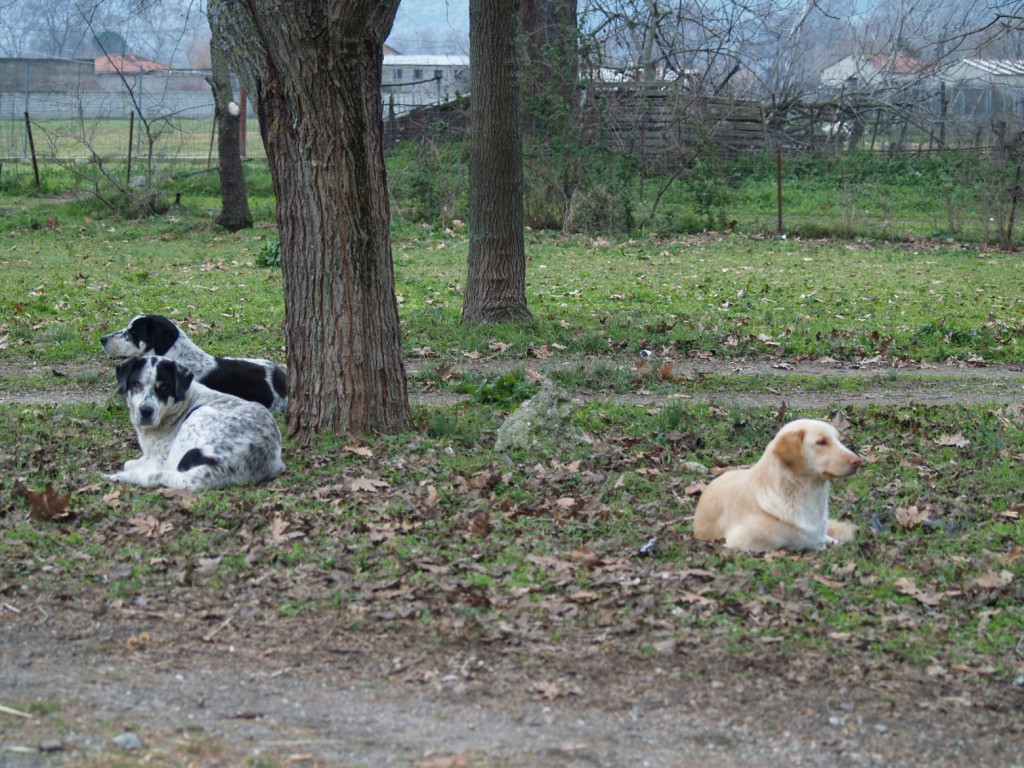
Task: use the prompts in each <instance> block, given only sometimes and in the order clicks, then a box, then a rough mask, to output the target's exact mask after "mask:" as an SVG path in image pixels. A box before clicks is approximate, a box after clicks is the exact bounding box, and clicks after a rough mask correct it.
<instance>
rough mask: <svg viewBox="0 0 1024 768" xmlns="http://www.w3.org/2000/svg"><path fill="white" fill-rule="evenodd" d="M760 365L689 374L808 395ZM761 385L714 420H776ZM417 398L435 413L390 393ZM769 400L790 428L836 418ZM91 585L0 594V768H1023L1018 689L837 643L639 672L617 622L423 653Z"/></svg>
mask: <svg viewBox="0 0 1024 768" xmlns="http://www.w3.org/2000/svg"><path fill="white" fill-rule="evenodd" d="M471 364H472V363H468V364H467V367H468V365H471ZM778 364H781V365H782V366H786V367H773V364H764V363H760V364H753V363H751V364H746V363H722V362H711V361H700V362H694V363H693V364H692V369H691V370H692V372H693V373H694V374H699V373H701V372H729V371H737V372H740V373H748V374H754V373H757V374H759V375H762V376H764V377H765V378H766V379H769V377H771V376H772V375H774V374H776V373H779V372H782V373H787V374H793V373H802V372H806V373H808V374H811V373H817V374H821V373H822V372H823V365H822V364H808V363H792V362H790V363H785V362H782V361H779V363H776V364H774V365H778ZM107 368H108V366H101V365H99V364H97V366H96V367H95V369H93V368H92V367H89V366H87V367H84V368H70V367H64V366H62V367H61V368H60V369H58V370H56V371H51V373H50V374H49V375H52V376H53V385H52V386H49V385H48V386H47V387H46V388H45V391H38V390H30V389H28V388H25V389H21V388H18V387H9V389H8V391H6V392H3V393H0V402H4V403H11V402H14V403H53V402H80V401H89V400H100V401H102V400H103V399H105V398H106V397H108V396H109V394H110V387H109V386H108V385H106V384H102V383H97V384H87V383H83V382H84V381H87V380H89V377H90V374H92V373H95V372H97V371H99V372H101V373H102V372H103V371H106V370H107ZM824 369H827V372H828V374H829V375H833V376H842V375H849V374H850V373H856V374H858V375H865V376H871V377H872V382H871V384H870V386H869V387H866V388H861V389H858V390H857V391H855V392H853V393H852V394H849V395H846V394H842V395H840V396H838V399H839V401H840V402H842V403H843V404H849V403H862V402H880V403H881V402H888V403H893V402H897V403H913V402H917V403H946V402H965V401H967V400H971V401H973V402H1010V401H1020V400H1021V399H1022V391H1024V370H1021V369H1020V368H1019V367H1013V368H1007V367H962V366H939V367H938V368H935V369H930V368H929V369H919V368H912V367H906V368H901V369H899V371H898V373H899V374H900V375H899V376H898V377H894V376H893V375H892V373H891V369H890V368H886V367H884V366H871V365H868V366H861V367H857V368H852V367H850V366H842V365H838V364H836V365H834V366H833V365H830V364H827V365H825V366H824ZM677 372H678V371H677ZM16 373H17V371H14V370H8V371H7V372H6V375H7V376H8V377H12V376H14V375H15V374H16ZM38 373H40V372H39V371H33V370H28V369H25V370H23V371H22V372H21V374H22V375H29V374H32V375H33V376H35V375H37V374H38ZM44 373H45V371H44ZM935 377H941V378H940V379H936V378H935ZM98 380H99V381H101V382H102V381H103V380H104V379H103V377H102V376H100V377H99V379H98ZM767 386H768V392H767V394H764V395H748V394H739V395H735V396H733V395H729V394H723V395H721V396H715V397H716V398H717V399H719V400H720V401H722V402H731V401H735V402H760V403H777V401H778V400H781V399H783V398H782V397H781V395H779V396H778V397H776V396H775V395H774V394H773V393H772V392H771V384H770V380H769V384H768V385H767ZM438 397H449V396H446V395H445V396H439V395H435V394H432V393H430V392H419V393H414V399H416V400H419V401H427V402H429V401H430V400H431V399H432V398H438ZM609 397H610V395H609ZM627 397H629V398H632V399H633V401H635V402H647V401H648V400H649V401H650V402H652V403H654V402H657V400H658V396H657V395H646V394H644V393H635V394H631V395H628V396H627ZM661 397H662V398H663V397H664V396H661ZM694 397H697V396H696V395H695V396H694ZM784 399H785V400H786V402H787V403H788V405H789V407H790V408H797V407H811V406H821V405H828V404H829V403H833V402H836V401H837V395H836V394H835V393H832V394H830V393H828V392H812V391H807V392H792V391H789V390H788V389H787V391H786V396H785V398H784ZM97 574H98V577H97V583H95V584H84V585H80V588H78V589H76V590H75V591H74V592H71V591H69V592H67V593H54V592H49V591H44V590H40V589H38V587H37V586H36V584H37V583H36V582H27V583H2V582H0V768H7V766H19V767H23V766H51V765H54V766H112V765H143V764H147V765H148V764H155V765H180V766H236V765H253V766H278V765H282V766H283V765H311V766H389V765H398V766H421V767H424V768H426V767H433V768H444V767H445V766H552V767H554V766H581V767H582V766H608V767H609V768H612V767H618V766H679V767H680V768H690V767H691V766H701V767H702V768H712V767H714V766H723V767H724V766H737V765H744V766H749V767H750V768H755V767H758V766H868V765H870V766H918V765H928V766H964V765H971V764H974V765H979V766H1024V716H1022V714H1021V713H1022V712H1024V677H1021V678H1017V679H1007V678H1002V677H998V676H994V675H991V674H987V673H986V672H985V671H984V670H981V671H979V670H976V669H974V670H961V669H955V668H946V667H941V666H940V665H931V666H929V665H923V666H922V665H910V664H907V665H903V666H892V664H891V662H890V663H889V664H885V663H883V662H882V661H881V660H880V659H879V658H878V657H877V656H876V655H874V654H872V653H871V651H870V649H868V648H860V647H857V646H856V644H854V646H853V647H851V649H850V652H849V653H848V654H847V655H845V656H844V657H842V658H835V659H830V658H821V657H818V656H811V657H808V656H807V655H801V654H798V653H794V652H792V651H787V650H784V648H783V646H781V645H777V644H773V643H766V644H765V645H764V647H763V648H761V649H759V650H755V651H752V652H751V651H744V652H743V653H736V652H735V649H734V645H733V644H732V642H731V641H730V638H729V637H727V636H716V635H714V634H713V633H708V632H701V633H696V632H695V633H694V634H693V635H692V637H684V638H683V639H679V638H673V639H671V640H666V641H664V642H657V641H655V642H653V644H652V646H651V647H652V648H653V650H650V651H649V652H641V651H638V650H636V647H637V643H636V642H635V640H634V641H632V642H630V638H629V637H627V636H628V635H629V633H631V632H636V631H637V628H636V627H635V626H633V627H632V628H631V627H630V625H629V624H628V623H627V624H621V625H620V624H612V625H610V626H608V627H606V628H604V629H602V630H601V631H597V630H594V629H592V628H591V629H588V630H587V631H570V630H567V631H566V633H565V635H564V637H557V638H556V639H552V637H551V636H546V635H545V636H531V635H530V634H529V633H525V632H517V631H515V628H514V627H512V628H508V630H507V632H505V633H504V634H501V633H499V634H498V635H495V634H493V633H491V634H481V633H479V632H476V631H474V628H473V627H472V626H471V625H469V624H467V625H465V626H451V627H449V628H448V631H446V632H444V633H440V634H434V633H431V634H429V636H425V634H424V632H423V629H422V626H421V625H419V624H417V623H416V622H404V621H400V620H393V617H389V616H388V614H387V613H386V612H385V613H381V614H378V615H375V616H374V617H372V618H370V617H362V618H361V619H360V620H358V621H355V620H349V619H347V618H345V617H344V616H342V615H339V614H331V615H304V616H297V617H283V616H281V615H280V614H279V613H277V612H275V611H271V610H267V609H266V607H265V606H262V605H260V603H259V601H258V599H254V600H253V601H252V602H251V603H246V602H226V601H225V599H224V597H223V595H221V594H218V593H217V592H216V590H213V589H211V588H206V589H192V590H188V591H187V594H185V595H184V596H182V595H181V594H179V593H177V592H175V593H165V594H151V595H148V596H147V597H146V598H144V599H141V600H140V599H136V600H134V601H133V602H132V603H131V604H127V605H124V604H116V603H114V604H112V603H111V601H110V600H109V597H108V596H106V595H105V593H104V588H103V583H102V582H103V579H104V576H103V570H102V568H97ZM651 586H652V588H654V589H656V588H657V585H656V584H654V585H651ZM258 588H259V585H255V584H254V585H251V589H252V591H253V593H254V594H255V593H258ZM1019 655H1020V656H1021V658H1022V662H1024V647H1021V648H1020V649H1019ZM24 715H27V716H24Z"/></svg>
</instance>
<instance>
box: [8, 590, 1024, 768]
mask: <svg viewBox="0 0 1024 768" xmlns="http://www.w3.org/2000/svg"><path fill="white" fill-rule="evenodd" d="M16 602H18V603H19V604H20V605H21V606H22V608H23V609H24V610H23V613H22V614H18V615H13V616H12V614H11V612H10V610H9V608H10V607H12V606H10V604H8V606H7V607H8V610H7V612H6V613H4V614H3V624H2V628H0V643H2V648H3V650H2V651H0V699H2V702H0V703H7V702H18V703H20V704H21V705H22V706H24V705H25V702H39V706H38V709H36V710H34V712H35V715H36V716H35V718H34V719H32V720H28V719H25V718H20V717H12V716H10V715H7V716H4V715H0V744H2V747H0V765H2V766H5V768H6V766H44V765H72V766H81V765H95V766H104V765H110V764H111V763H112V762H113V761H114V760H115V759H116V760H118V761H119V762H118V763H117V764H118V765H141V764H144V763H145V764H149V763H155V764H159V765H162V764H172V765H197V766H198V765H210V766H214V765H217V766H234V765H268V766H277V765H294V764H299V765H317V766H321V765H322V766H327V765H330V766H389V765H398V766H409V765H412V766H433V767H434V768H441V767H444V766H541V767H546V766H550V767H551V768H556V767H558V766H581V767H582V766H608V768H615V767H618V766H679V767H680V768H691V767H694V768H695V767H697V766H736V765H746V766H751V768H756V767H760V766H865V765H871V766H912V765H928V766H964V765H969V764H972V763H973V764H977V765H984V766H1019V765H1022V764H1024V751H1022V750H1024V721H1022V718H1021V717H1020V712H1021V707H1024V688H1022V687H1021V686H1020V685H1013V684H1008V683H1001V684H998V685H996V684H984V683H982V684H978V683H976V682H975V683H967V682H963V683H957V682H953V681H951V680H950V679H949V678H947V677H945V676H944V675H941V674H939V673H928V672H920V671H917V670H914V669H885V670H883V669H864V668H862V667H859V666H857V665H856V664H854V665H846V664H843V663H836V664H835V665H834V666H829V667H823V666H821V663H820V662H818V661H814V660H808V659H801V658H791V657H787V656H786V655H785V654H784V653H782V652H780V651H775V650H773V649H771V648H766V649H765V651H764V652H763V653H762V654H760V655H754V656H751V655H750V654H744V655H743V656H742V657H733V656H730V655H729V654H728V652H727V651H725V650H723V649H722V648H718V647H711V648H700V647H688V648H679V649H671V650H666V651H664V652H662V653H659V654H655V655H654V656H651V655H644V654H627V653H622V652H611V653H605V652H603V651H602V649H601V648H600V646H595V647H590V648H588V647H580V646H572V645H567V646H564V647H557V646H539V647H501V648H498V647H492V646H487V645H484V646H480V645H474V644H473V643H469V642H464V641H460V640H459V639H458V638H448V639H446V640H445V642H444V643H443V645H442V646H440V647H439V646H437V645H436V644H432V643H425V642H424V643H415V641H414V640H413V639H411V638H409V637H408V636H407V637H404V638H402V637H396V636H393V635H391V634H388V633H387V632H382V633H380V634H375V630H374V628H372V627H371V628H367V629H365V630H363V631H360V632H357V633H346V632H343V631H339V630H337V629H336V628H332V627H331V626H330V624H329V623H328V624H327V625H324V623H323V621H322V619H320V620H316V621H309V622H302V621H294V620H283V619H282V620H281V621H280V622H276V626H246V625H244V624H240V625H239V626H235V625H234V624H229V625H226V626H225V625H224V623H223V622H218V623H213V624H212V625H211V623H210V622H206V623H200V622H196V621H195V620H190V619H189V618H187V617H186V616H185V615H180V616H178V617H177V618H176V619H175V620H172V621H167V620H166V619H164V618H160V617H157V616H155V615H152V614H151V615H147V614H146V612H144V611H135V612H127V615H121V616H115V615H106V616H102V617H96V616H91V615H88V614H87V613H85V612H83V611H76V610H75V608H74V607H71V608H69V607H60V606H58V605H56V604H54V603H53V602H50V601H48V600H46V599H41V600H39V601H37V602H36V604H35V605H32V604H31V603H26V602H22V601H16ZM219 626H220V627H221V629H220V631H217V629H218V627H219ZM140 638H144V639H143V640H140ZM1018 682H1020V681H1018ZM40 713H42V714H40ZM125 733H128V734H132V736H125ZM135 737H137V738H138V742H135V741H133V740H132V739H134V738H135ZM117 739H121V741H120V742H118V741H117ZM118 743H121V744H124V745H125V747H118V746H116V745H117V744H118ZM247 761H248V762H247Z"/></svg>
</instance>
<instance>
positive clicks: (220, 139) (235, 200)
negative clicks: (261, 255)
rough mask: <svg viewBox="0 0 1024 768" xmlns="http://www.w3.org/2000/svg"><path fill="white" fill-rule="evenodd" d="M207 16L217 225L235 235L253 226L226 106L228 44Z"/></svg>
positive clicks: (229, 97)
mask: <svg viewBox="0 0 1024 768" xmlns="http://www.w3.org/2000/svg"><path fill="white" fill-rule="evenodd" d="M217 18H218V17H216V16H210V17H209V20H210V33H211V39H210V77H209V78H208V80H209V83H210V87H211V88H212V89H213V105H214V107H213V112H214V120H216V121H217V157H218V162H219V164H220V204H221V208H220V216H218V217H217V223H218V224H220V225H221V226H222V227H224V229H226V230H228V232H237V231H238V230H240V229H247V228H248V227H251V226H252V212H251V211H250V210H249V194H248V192H247V191H246V188H245V172H244V171H243V169H242V150H241V139H240V138H239V135H238V128H239V125H240V122H241V121H240V119H239V115H238V114H234V115H233V114H231V111H230V110H229V109H228V105H229V104H230V103H231V102H232V101H234V91H233V90H232V88H231V68H230V65H229V63H228V57H227V52H226V50H225V48H224V46H225V45H226V44H227V41H226V40H225V39H224V36H223V32H222V31H221V30H220V29H218V28H217V27H216V26H215V24H216V21H217Z"/></svg>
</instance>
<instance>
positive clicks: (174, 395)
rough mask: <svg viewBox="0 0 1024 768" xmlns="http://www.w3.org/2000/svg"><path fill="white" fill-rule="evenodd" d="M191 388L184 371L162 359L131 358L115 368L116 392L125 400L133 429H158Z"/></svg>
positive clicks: (188, 376)
mask: <svg viewBox="0 0 1024 768" xmlns="http://www.w3.org/2000/svg"><path fill="white" fill-rule="evenodd" d="M191 385H192V374H191V373H190V372H189V371H188V370H187V369H185V368H183V367H181V366H180V365H178V364H177V363H175V362H174V361H173V360H166V359H164V358H162V357H134V358H129V359H128V360H125V361H123V362H122V363H120V364H118V366H117V391H118V392H120V393H121V394H122V395H124V396H125V401H126V402H127V403H128V415H129V418H131V421H132V424H134V425H135V426H136V427H156V426H159V425H160V424H161V423H162V422H163V420H164V418H165V417H166V416H167V414H168V413H170V412H171V411H172V410H173V408H174V406H175V405H176V404H178V403H181V402H182V401H183V400H184V399H185V397H186V395H187V393H188V388H189V387H190V386H191Z"/></svg>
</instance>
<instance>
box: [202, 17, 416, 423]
mask: <svg viewBox="0 0 1024 768" xmlns="http://www.w3.org/2000/svg"><path fill="white" fill-rule="evenodd" d="M397 8H398V0H379V2H378V1H376V0H328V1H324V2H312V1H309V0H307V1H306V2H296V3H292V4H291V6H290V8H289V11H288V13H287V14H283V13H282V9H281V7H280V5H279V4H278V3H276V2H273V1H272V0H249V1H248V2H245V3H243V2H240V1H239V0H214V1H213V2H212V3H211V4H210V13H224V14H225V16H226V17H227V18H229V19H230V21H231V35H230V39H231V40H232V42H233V46H232V51H233V52H235V55H236V56H238V62H237V63H238V64H239V67H238V68H239V70H240V71H242V72H243V79H244V81H245V83H246V86H247V90H248V91H249V92H250V93H254V94H256V100H257V105H258V113H259V118H260V131H261V133H262V135H263V142H264V145H265V146H266V150H267V158H268V160H269V163H270V170H271V175H272V177H273V180H274V192H275V194H276V196H277V222H278V226H279V228H280V237H281V262H282V269H283V276H284V292H285V313H286V328H287V334H288V354H287V359H288V376H289V387H288V389H289V396H290V399H291V402H290V404H289V407H288V413H287V431H288V434H289V436H290V437H292V438H293V439H298V440H300V441H304V440H308V439H309V438H310V437H311V436H312V435H314V434H316V433H319V432H336V433H351V434H365V433H368V432H378V431H379V432H394V431H399V430H401V429H404V428H406V427H407V426H408V424H409V420H410V412H409V398H408V393H407V390H406V379H405V368H404V366H403V363H402V345H401V333H400V328H399V318H398V303H397V301H396V299H395V291H394V267H393V263H392V255H391V235H390V223H391V222H390V218H391V217H390V208H389V203H388V196H387V183H386V177H385V169H384V153H383V146H382V133H383V123H382V117H381V105H380V79H381V65H382V55H383V41H384V38H385V37H386V36H387V32H388V31H389V30H390V28H391V24H392V22H393V21H394V15H395V11H396V10H397Z"/></svg>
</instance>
